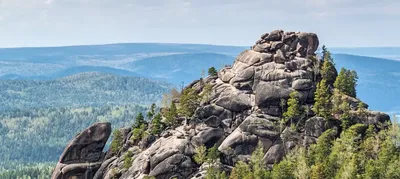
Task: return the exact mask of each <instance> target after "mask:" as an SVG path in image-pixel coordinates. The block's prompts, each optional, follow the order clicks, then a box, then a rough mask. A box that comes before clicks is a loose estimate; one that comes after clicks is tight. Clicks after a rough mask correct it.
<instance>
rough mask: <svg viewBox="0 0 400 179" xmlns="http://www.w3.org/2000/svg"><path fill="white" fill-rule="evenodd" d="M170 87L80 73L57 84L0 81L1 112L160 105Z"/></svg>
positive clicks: (103, 74)
mask: <svg viewBox="0 0 400 179" xmlns="http://www.w3.org/2000/svg"><path fill="white" fill-rule="evenodd" d="M171 87H172V86H171V85H170V84H168V83H165V82H160V81H156V80H151V79H147V78H141V77H124V76H114V75H110V74H105V73H97V72H90V73H81V74H78V75H74V76H69V77H65V78H61V79H58V80H48V81H47V80H0V96H1V98H0V111H4V110H15V109H26V108H38V107H39V108H43V107H94V106H101V105H104V104H110V105H113V104H115V105H118V104H145V105H150V104H152V103H153V102H156V101H159V100H160V98H161V96H162V94H163V93H165V92H166V91H168V90H169V89H170V88H171Z"/></svg>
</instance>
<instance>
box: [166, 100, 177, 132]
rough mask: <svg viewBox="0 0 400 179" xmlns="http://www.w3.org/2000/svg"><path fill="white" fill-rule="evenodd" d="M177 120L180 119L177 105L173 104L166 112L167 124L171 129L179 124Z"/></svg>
mask: <svg viewBox="0 0 400 179" xmlns="http://www.w3.org/2000/svg"><path fill="white" fill-rule="evenodd" d="M177 118H178V110H177V109H176V105H175V103H174V102H172V103H171V105H170V107H169V109H168V111H167V112H166V115H165V123H166V124H167V126H169V127H174V126H176V125H178V124H179V121H178V119H177Z"/></svg>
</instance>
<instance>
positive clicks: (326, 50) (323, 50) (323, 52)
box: [322, 45, 328, 60]
mask: <svg viewBox="0 0 400 179" xmlns="http://www.w3.org/2000/svg"><path fill="white" fill-rule="evenodd" d="M327 52H328V49H327V48H326V46H325V45H322V60H323V59H325V56H326V53H327Z"/></svg>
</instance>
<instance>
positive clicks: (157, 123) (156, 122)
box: [150, 113, 164, 136]
mask: <svg viewBox="0 0 400 179" xmlns="http://www.w3.org/2000/svg"><path fill="white" fill-rule="evenodd" d="M161 120H162V116H161V114H160V113H157V114H156V115H155V116H154V118H153V120H152V121H151V129H150V133H151V134H152V135H155V136H158V135H159V134H160V133H161V131H162V130H163V129H164V127H163V126H164V124H163V123H162V121H161Z"/></svg>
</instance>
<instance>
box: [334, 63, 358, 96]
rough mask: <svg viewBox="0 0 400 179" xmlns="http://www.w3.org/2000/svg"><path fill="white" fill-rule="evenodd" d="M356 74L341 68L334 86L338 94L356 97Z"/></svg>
mask: <svg viewBox="0 0 400 179" xmlns="http://www.w3.org/2000/svg"><path fill="white" fill-rule="evenodd" d="M357 79H358V76H357V72H355V71H354V70H347V69H345V68H342V69H341V70H340V73H339V75H338V76H337V78H336V81H335V83H334V86H335V88H336V89H338V90H339V92H340V93H343V94H345V95H348V96H351V97H356V84H357Z"/></svg>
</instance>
